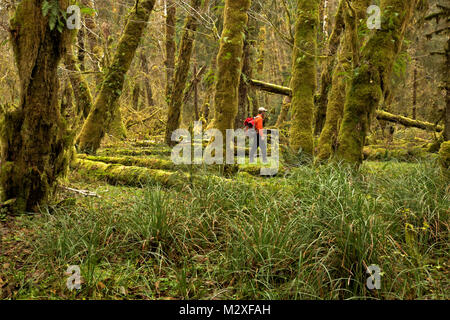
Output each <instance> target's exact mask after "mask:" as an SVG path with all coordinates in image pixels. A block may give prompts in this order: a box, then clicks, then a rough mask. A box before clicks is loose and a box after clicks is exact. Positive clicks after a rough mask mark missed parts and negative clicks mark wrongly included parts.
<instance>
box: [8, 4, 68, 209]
mask: <svg viewBox="0 0 450 320" xmlns="http://www.w3.org/2000/svg"><path fill="white" fill-rule="evenodd" d="M43 2H44V1H39V0H38V1H36V0H22V1H21V2H20V3H19V4H18V6H17V9H16V12H15V15H14V17H13V18H12V19H11V26H10V31H11V33H10V40H11V44H12V47H13V49H14V56H15V62H16V65H17V69H18V73H19V78H20V103H19V105H18V106H17V108H14V109H13V110H4V109H3V108H2V110H0V115H1V120H0V122H1V126H0V127H1V143H0V145H1V164H2V165H1V171H0V173H1V174H0V177H1V178H0V179H1V180H0V181H1V186H2V194H1V200H2V201H8V200H10V201H9V202H10V203H14V205H13V206H12V207H13V208H14V210H17V211H36V210H37V209H38V207H39V205H41V204H45V203H46V201H47V199H48V195H49V193H50V192H51V191H52V189H53V187H54V185H55V183H56V181H57V179H58V177H60V176H61V175H63V174H64V173H65V171H66V169H67V165H68V161H69V155H68V154H69V153H70V151H69V150H70V148H71V146H72V141H73V135H72V134H71V132H69V131H68V129H67V125H66V123H65V121H64V119H63V118H62V116H61V112H60V107H59V103H58V87H59V81H58V76H57V68H58V65H59V62H60V60H61V58H62V57H63V56H64V54H65V52H66V50H67V48H68V46H69V43H70V39H71V38H72V37H71V31H69V30H68V29H67V28H66V27H65V26H62V24H63V23H64V19H63V18H62V16H55V13H54V12H55V11H53V12H52V11H50V12H48V14H47V15H46V16H44V14H43V7H42V6H43ZM52 5H54V6H58V7H59V8H57V9H56V12H59V9H61V10H64V11H65V10H66V9H67V7H68V5H69V1H68V0H59V1H57V2H54V3H52ZM50 21H52V23H49V22H50ZM54 21H59V25H58V27H56V26H55V24H54V23H53V22H54ZM58 29H59V30H58Z"/></svg>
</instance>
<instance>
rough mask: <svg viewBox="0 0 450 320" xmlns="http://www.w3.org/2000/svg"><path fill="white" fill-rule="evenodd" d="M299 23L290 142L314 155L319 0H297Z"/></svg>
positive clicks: (294, 60)
mask: <svg viewBox="0 0 450 320" xmlns="http://www.w3.org/2000/svg"><path fill="white" fill-rule="evenodd" d="M297 3H298V5H297V23H296V31H295V41H294V52H293V56H292V79H291V86H290V87H291V88H292V102H291V113H292V126H291V129H290V137H289V144H290V146H291V148H292V149H293V150H294V151H295V152H298V151H299V150H300V149H301V150H302V152H303V153H304V154H306V155H310V156H312V155H313V128H312V126H313V114H314V94H315V91H316V54H317V43H316V39H317V30H318V28H319V4H320V1H319V0H298V1H297Z"/></svg>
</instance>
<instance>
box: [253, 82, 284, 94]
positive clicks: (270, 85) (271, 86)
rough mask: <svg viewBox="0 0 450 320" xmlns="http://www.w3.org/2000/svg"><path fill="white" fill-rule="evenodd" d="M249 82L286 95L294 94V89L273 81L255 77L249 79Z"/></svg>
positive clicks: (267, 90) (261, 88)
mask: <svg viewBox="0 0 450 320" xmlns="http://www.w3.org/2000/svg"><path fill="white" fill-rule="evenodd" d="M249 83H250V84H251V85H252V86H253V87H255V88H257V89H259V90H262V91H266V92H270V93H275V94H281V95H284V96H292V90H291V88H288V87H283V86H279V85H276V84H273V83H268V82H263V81H259V80H255V79H249Z"/></svg>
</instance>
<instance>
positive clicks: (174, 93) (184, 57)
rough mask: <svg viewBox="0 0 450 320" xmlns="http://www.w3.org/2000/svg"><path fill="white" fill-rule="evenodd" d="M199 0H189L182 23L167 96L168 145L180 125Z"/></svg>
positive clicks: (196, 25) (172, 143)
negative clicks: (173, 72)
mask: <svg viewBox="0 0 450 320" xmlns="http://www.w3.org/2000/svg"><path fill="white" fill-rule="evenodd" d="M201 2H202V1H201V0H191V12H190V14H189V16H188V17H187V18H186V21H185V24H184V28H183V29H184V33H183V37H182V39H181V43H180V48H179V51H178V56H177V63H176V66H175V75H174V77H173V84H172V88H171V90H170V95H169V96H168V97H167V100H168V102H169V112H168V115H167V124H166V139H165V141H166V143H167V144H168V145H174V144H176V142H174V141H172V133H173V132H174V131H175V130H176V129H178V128H179V126H180V120H181V110H183V93H184V90H185V88H186V81H187V77H188V74H189V68H190V65H191V56H192V52H193V49H194V40H195V32H196V30H197V27H198V17H197V15H198V10H199V8H200V5H201Z"/></svg>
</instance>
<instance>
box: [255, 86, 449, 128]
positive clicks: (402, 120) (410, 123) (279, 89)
mask: <svg viewBox="0 0 450 320" xmlns="http://www.w3.org/2000/svg"><path fill="white" fill-rule="evenodd" d="M250 83H251V85H252V86H254V87H255V88H258V89H259V90H262V91H266V92H270V93H276V94H280V95H284V96H292V90H291V88H288V87H283V86H279V85H276V84H272V83H267V82H262V81H258V80H250ZM375 114H376V117H377V119H378V120H383V121H388V122H394V123H398V124H401V125H404V126H405V127H413V128H419V129H423V130H429V131H437V132H441V131H443V130H444V128H443V127H442V126H435V125H434V124H433V123H430V122H426V121H419V120H413V119H410V118H407V117H403V116H399V115H396V114H392V113H389V112H386V111H382V110H377V111H376V112H375Z"/></svg>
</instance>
